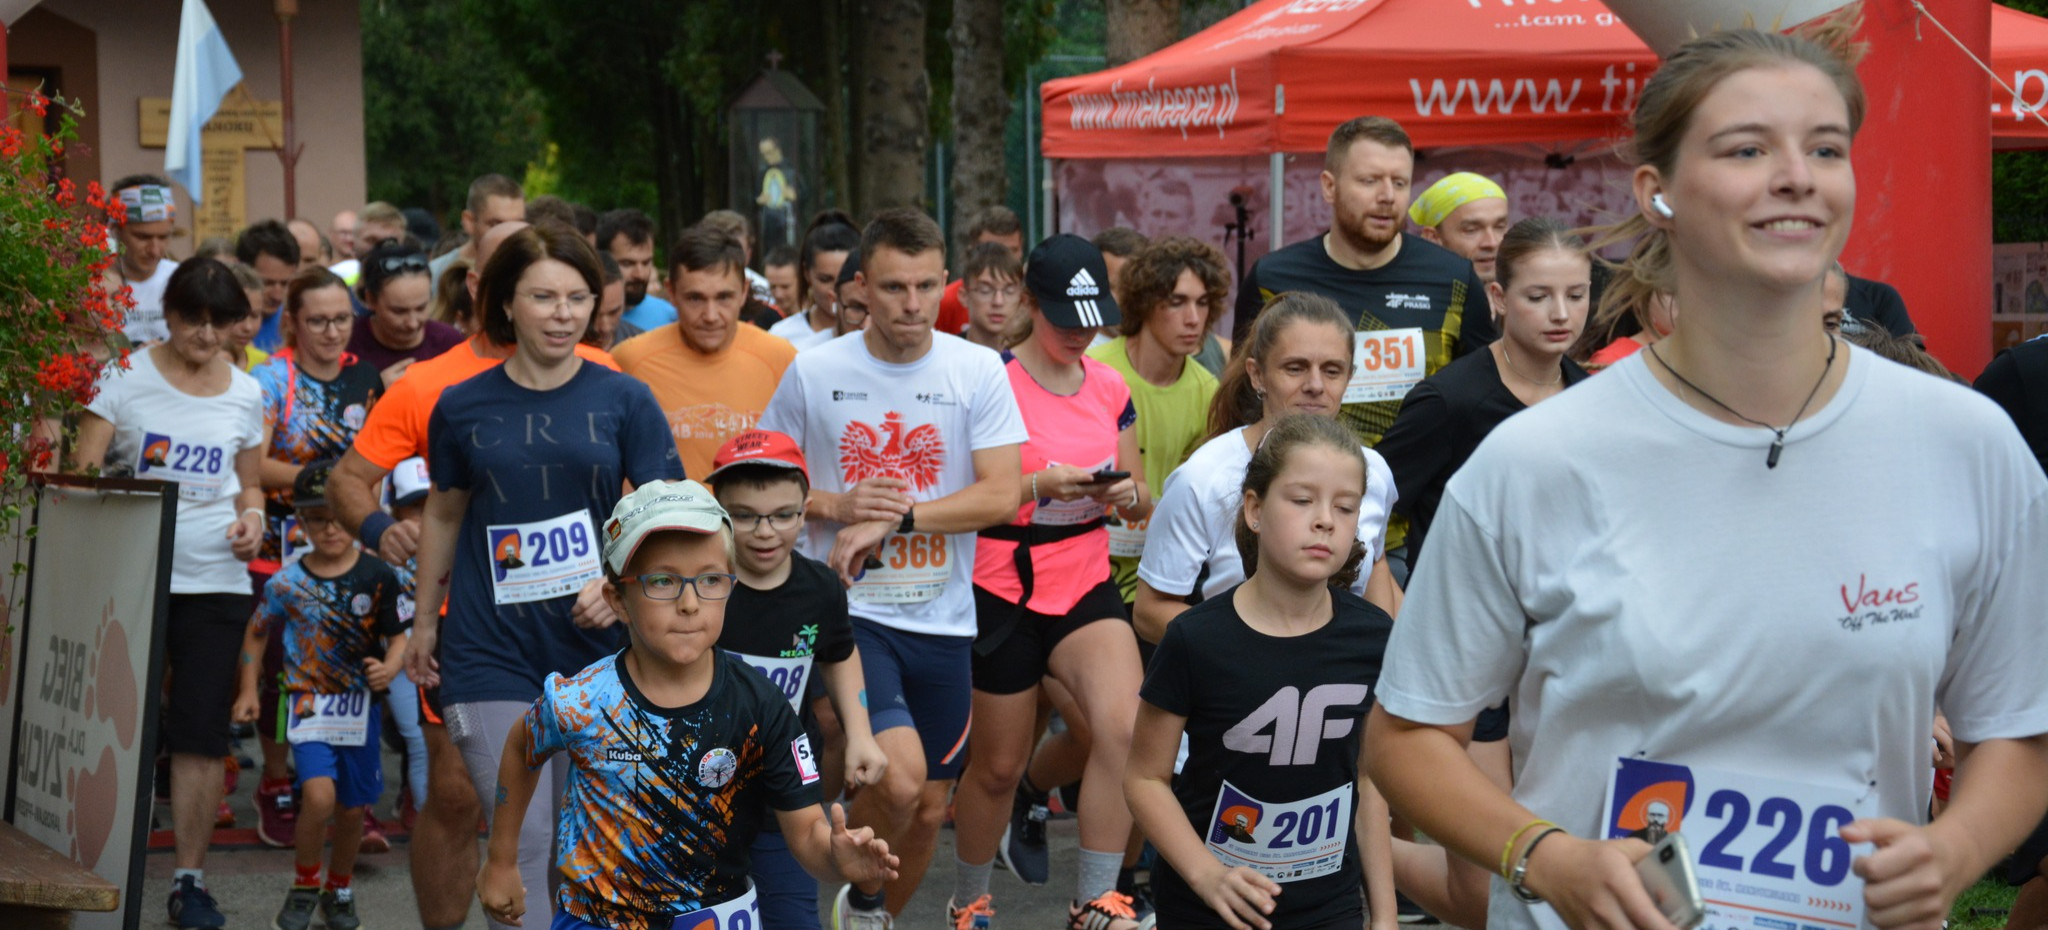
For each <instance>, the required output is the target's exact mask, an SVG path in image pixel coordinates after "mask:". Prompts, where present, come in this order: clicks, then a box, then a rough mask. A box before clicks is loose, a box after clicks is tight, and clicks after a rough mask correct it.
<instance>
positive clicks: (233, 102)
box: [138, 84, 284, 241]
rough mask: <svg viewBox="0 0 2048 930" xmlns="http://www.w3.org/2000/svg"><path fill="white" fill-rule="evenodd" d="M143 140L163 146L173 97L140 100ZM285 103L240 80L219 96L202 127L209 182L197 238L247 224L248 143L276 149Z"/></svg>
mask: <svg viewBox="0 0 2048 930" xmlns="http://www.w3.org/2000/svg"><path fill="white" fill-rule="evenodd" d="M138 107H139V110H140V112H139V126H138V130H139V132H140V134H141V141H142V144H143V145H145V146H149V147H152V148H162V147H163V146H164V144H165V141H166V140H167V139H168V138H169V137H170V127H171V98H169V97H144V98H142V99H141V100H140V101H138ZM283 126H284V105H283V104H282V103H280V102H278V101H276V100H257V99H256V98H255V97H254V95H252V94H250V93H249V89H248V85H246V84H237V85H235V89H234V90H231V91H229V92H228V95H227V96H226V97H225V98H223V99H222V100H221V102H220V110H219V111H218V112H216V113H214V114H213V118H212V119H210V120H207V121H206V126H205V127H204V128H203V129H201V130H200V133H199V147H200V153H199V168H200V176H201V178H202V179H203V180H201V182H200V183H202V184H204V185H205V186H206V189H205V190H204V191H201V192H200V195H201V197H202V198H203V201H202V203H201V204H200V206H199V208H198V210H197V211H196V213H197V215H196V216H194V217H192V236H193V239H194V240H195V241H196V240H202V239H206V238H209V237H212V236H233V235H234V234H235V233H237V232H239V231H240V230H241V228H242V227H243V226H245V225H247V224H248V221H249V211H248V183H247V181H246V180H245V172H244V170H243V163H242V159H243V157H244V153H245V152H246V151H247V150H249V149H276V148H279V147H281V146H282V145H283V141H284V129H283V128H282V127H283Z"/></svg>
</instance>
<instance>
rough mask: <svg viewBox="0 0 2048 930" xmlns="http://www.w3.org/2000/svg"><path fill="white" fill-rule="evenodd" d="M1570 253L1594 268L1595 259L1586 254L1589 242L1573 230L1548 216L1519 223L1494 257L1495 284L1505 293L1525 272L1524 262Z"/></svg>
mask: <svg viewBox="0 0 2048 930" xmlns="http://www.w3.org/2000/svg"><path fill="white" fill-rule="evenodd" d="M1553 251H1555V252H1569V253H1571V254H1573V255H1578V256H1580V257H1583V258H1585V260H1586V264H1587V267H1589V268H1590V267H1591V266H1592V263H1593V257H1592V255H1591V254H1589V253H1588V252H1587V251H1586V240H1584V239H1581V238H1579V236H1578V234H1577V233H1574V232H1572V230H1571V228H1570V227H1568V226H1566V225H1565V224H1563V223H1560V222H1558V221H1557V220H1555V219H1552V218H1550V217H1547V216H1532V217H1529V218H1528V219H1526V220H1523V221H1521V222H1519V223H1516V224H1515V225H1514V226H1513V228H1510V229H1509V230H1508V232H1507V235H1504V236H1502V237H1501V238H1500V251H1499V253H1498V254H1497V255H1496V256H1495V257H1494V260H1493V267H1494V280H1496V281H1498V282H1500V289H1501V290H1503V291H1505V290H1507V289H1508V288H1510V287H1512V286H1513V285H1512V284H1511V283H1510V282H1512V281H1513V280H1514V277H1515V273H1516V272H1517V271H1520V270H1521V267H1522V262H1524V261H1526V260H1528V258H1529V257H1530V256H1532V255H1536V254H1539V253H1542V252H1553Z"/></svg>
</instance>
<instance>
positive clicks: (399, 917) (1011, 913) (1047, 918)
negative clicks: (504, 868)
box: [142, 757, 1077, 930]
mask: <svg viewBox="0 0 2048 930" xmlns="http://www.w3.org/2000/svg"><path fill="white" fill-rule="evenodd" d="M386 769H387V771H386V778H385V783H386V784H387V785H393V786H395V785H397V784H398V773H397V771H396V770H395V764H394V763H393V762H392V761H391V760H390V759H389V757H387V761H386ZM255 781H256V779H254V778H253V777H245V778H243V779H242V782H243V784H242V785H241V788H240V790H239V791H237V792H236V795H235V797H233V798H230V799H229V803H230V806H232V807H233V808H234V809H235V813H236V817H237V819H238V822H239V824H240V825H241V826H244V827H248V826H253V825H254V824H255V816H256V815H255V811H254V808H253V807H252V806H251V804H250V797H251V793H252V791H253V790H254V788H253V786H254V783H255ZM394 794H395V789H394V791H387V792H386V797H385V799H384V801H383V802H381V803H380V804H378V805H377V808H376V809H377V811H378V813H379V814H380V816H381V815H382V814H384V813H387V812H389V811H390V809H391V801H392V797H393V796H394ZM156 814H157V817H158V819H159V822H164V821H166V820H167V818H168V817H169V811H168V810H167V809H166V808H164V807H162V806H160V807H159V808H158V809H157V812H156ZM1047 832H1048V834H1049V840H1050V842H1051V846H1052V875H1053V882H1052V883H1051V884H1049V885H1046V886H1045V887H1043V888H1030V887H1027V886H1025V885H1023V884H1022V883H1020V882H1018V881H1017V880H1016V879H1015V878H1012V877H1011V876H1010V875H1009V873H1007V872H1003V871H1001V870H998V871H997V872H996V876H995V880H994V884H993V886H992V890H993V891H994V893H995V896H996V905H997V909H998V912H999V914H998V917H999V920H1000V922H1001V923H1002V924H1003V925H1004V926H1005V927H1006V928H1026V927H1030V928H1037V930H1058V928H1059V927H1061V926H1063V925H1064V924H1065V922H1066V917H1067V914H1066V905H1067V901H1068V900H1069V899H1070V898H1071V897H1072V896H1073V888H1072V882H1073V875H1074V869H1075V861H1076V860H1075V853H1074V850H1075V846H1076V841H1077V833H1076V829H1075V823H1074V821H1073V820H1071V819H1062V820H1054V821H1053V822H1052V823H1051V824H1049V825H1048V830H1047ZM934 853H935V854H934V855H933V857H932V862H933V865H932V869H931V871H930V873H929V874H928V875H927V878H926V881H925V885H924V888H923V890H921V891H920V892H919V893H918V895H917V897H916V898H915V899H913V900H912V901H911V905H910V908H909V909H908V910H906V911H905V912H904V914H903V915H902V917H901V918H900V919H899V920H898V921H897V923H898V925H899V926H901V927H904V928H905V930H911V928H917V930H950V928H947V927H946V925H945V908H946V898H947V896H948V895H950V894H951V892H952V883H953V862H954V858H953V834H952V831H950V830H944V831H940V834H939V841H938V849H936V850H935V851H934ZM410 854H411V848H410V846H409V845H408V844H407V843H406V842H405V841H404V840H403V839H402V838H401V839H397V840H396V841H395V842H394V843H393V845H392V850H391V852H389V853H385V854H382V855H374V856H363V857H362V858H360V859H358V860H357V863H358V864H357V866H356V876H355V887H356V901H357V909H358V912H359V913H360V914H361V915H362V918H363V926H364V928H365V930H403V928H413V927H418V926H419V925H420V923H419V918H418V915H417V913H416V912H415V911H414V909H413V896H412V877H411V873H410V872H409V863H410V861H411V860H410ZM171 866H172V857H171V853H170V852H169V851H168V850H166V851H160V852H153V853H151V854H150V856H149V862H148V866H147V871H146V878H145V887H144V889H143V894H144V895H145V898H144V901H143V911H142V914H143V926H145V927H152V926H162V925H163V924H162V923H161V922H162V921H163V919H164V913H165V912H164V900H165V898H166V897H168V896H169V895H170V888H171ZM291 876H292V851H291V850H289V849H270V848H267V847H247V846H245V847H238V848H219V849H215V850H214V851H213V852H212V853H211V854H209V855H208V857H207V862H206V883H207V886H208V887H209V888H210V889H211V890H212V892H213V895H214V897H215V899H216V900H218V901H219V902H220V906H221V910H222V912H223V913H225V914H226V915H227V918H228V927H229V928H230V930H243V928H248V930H256V928H263V927H268V926H270V920H271V918H272V917H273V916H275V915H276V913H277V908H278V905H280V904H281V903H283V901H284V894H285V890H286V889H287V888H288V887H289V886H290V884H291ZM837 892H838V886H836V885H834V886H829V887H826V888H822V889H820V910H819V913H820V915H821V917H824V918H829V917H830V915H831V904H832V896H833V895H834V894H836V893H837ZM528 925H529V926H533V927H545V926H546V925H547V923H546V921H545V920H541V921H529V924H528ZM315 926H318V923H317V921H316V923H315ZM464 926H465V927H466V928H473V930H484V927H485V922H484V919H483V916H482V914H481V913H480V912H479V911H477V910H475V909H474V908H472V909H471V911H470V915H469V921H468V923H466V924H465V925H464Z"/></svg>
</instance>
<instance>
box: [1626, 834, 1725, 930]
mask: <svg viewBox="0 0 2048 930" xmlns="http://www.w3.org/2000/svg"><path fill="white" fill-rule="evenodd" d="M1636 874H1637V875H1638V876H1640V877H1641V878H1642V880H1643V889H1644V890H1646V891H1648V892H1649V893H1650V900H1652V901H1655V902H1656V903H1657V910H1659V911H1661V912H1663V914H1664V916H1665V918H1667V919H1669V920H1670V921H1671V923H1672V924H1673V925H1674V926H1676V927H1678V930H1692V928H1693V927H1696V926H1699V923H1700V921H1701V920H1704V919H1705V918H1706V916H1707V903H1706V901H1704V900H1702V899H1701V898H1700V880H1699V876H1698V875H1696V874H1694V872H1693V867H1692V850H1690V849H1688V848H1687V847H1686V844H1685V837H1683V836H1680V835H1679V834H1676V833H1669V834H1665V836H1664V838H1663V839H1661V840H1658V841H1657V844H1656V845H1655V846H1652V847H1650V854H1649V855H1647V856H1644V857H1643V859H1642V861H1641V862H1638V863H1636Z"/></svg>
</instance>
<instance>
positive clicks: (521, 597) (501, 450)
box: [427, 362, 683, 704]
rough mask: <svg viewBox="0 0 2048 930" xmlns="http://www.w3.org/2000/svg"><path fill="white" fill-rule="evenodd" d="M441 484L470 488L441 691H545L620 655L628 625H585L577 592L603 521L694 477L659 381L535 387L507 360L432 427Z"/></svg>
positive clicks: (598, 571) (594, 562)
mask: <svg viewBox="0 0 2048 930" xmlns="http://www.w3.org/2000/svg"><path fill="white" fill-rule="evenodd" d="M427 448H428V450H429V452H428V455H427V462H428V463H429V465H428V467H429V470H430V473H431V475H432V476H433V479H434V485H435V486H436V487H441V488H452V489H459V490H465V491H468V492H469V510H468V512H466V513H465V514H463V517H462V530H461V533H460V534H459V535H458V536H457V537H456V546H455V563H454V573H453V574H454V577H453V578H452V580H451V581H450V585H449V593H448V616H447V620H446V622H445V623H444V624H443V632H442V634H441V696H442V700H444V701H446V702H448V703H451V704H457V703H464V702H470V701H531V700H533V699H534V698H536V697H538V696H539V695H540V688H541V683H542V682H543V681H545V680H546V679H547V676H548V675H549V674H550V673H554V672H560V673H563V674H574V673H575V672H577V671H579V670H581V669H582V668H583V667H585V666H587V665H589V664H591V663H592V662H595V661H597V660H598V659H601V658H603V657H605V656H607V655H610V654H612V653H614V652H617V651H618V650H619V649H620V647H621V646H623V645H624V642H625V633H624V631H623V630H622V629H620V628H617V627H613V628H611V629H604V630H586V629H582V628H579V627H577V626H576V625H575V623H574V622H572V621H571V620H570V617H569V615H570V611H571V609H572V608H573V607H574V606H575V604H576V593H577V592H578V591H580V590H582V588H583V586H584V585H585V584H586V583H588V582H589V581H590V580H592V579H593V578H597V577H600V576H601V575H602V551H603V546H602V544H601V543H600V542H599V539H598V535H597V528H598V527H599V526H602V525H603V524H604V521H605V520H607V519H610V517H611V513H612V507H613V505H615V504H617V503H618V502H619V497H620V496H621V490H622V488H621V482H622V481H631V482H633V484H634V485H635V486H638V485H642V484H646V483H647V482H650V481H660V480H672V479H678V478H681V477H683V466H682V462H681V460H680V459H678V458H677V456H676V444H675V439H674V435H673V434H672V433H671V432H670V431H669V428H668V419H667V418H666V417H664V416H663V415H662V412H661V407H660V405H658V404H656V403H655V400H654V393H653V392H652V391H650V390H648V387H647V385H646V384H644V383H642V382H640V381H639V380H637V379H634V378H632V377H630V376H628V375H622V374H619V373H618V372H616V371H612V370H610V369H607V368H604V367H603V366H600V365H592V364H589V363H587V362H586V363H585V364H584V365H583V366H582V368H581V369H580V370H579V371H577V372H576V374H575V376H574V377H572V378H570V379H569V381H568V383H566V384H563V385H562V386H561V387H558V388H555V389H554V390H551V391H535V390H530V389H528V388H524V387H521V386H519V385H518V384H517V383H515V382H514V381H513V380H512V378H511V377H510V376H508V375H506V374H505V369H504V366H502V365H500V366H496V367H493V368H491V369H490V370H488V371H485V372H483V373H482V374H479V375H477V376H476V377H474V378H471V379H469V380H467V381H464V382H462V383H461V384H457V385H455V386H454V387H451V388H449V389H448V390H447V391H446V392H444V393H443V394H442V395H441V399H440V400H439V402H437V403H436V404H435V405H434V413H433V416H432V418H431V419H430V420H429V421H428V424H427Z"/></svg>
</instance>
